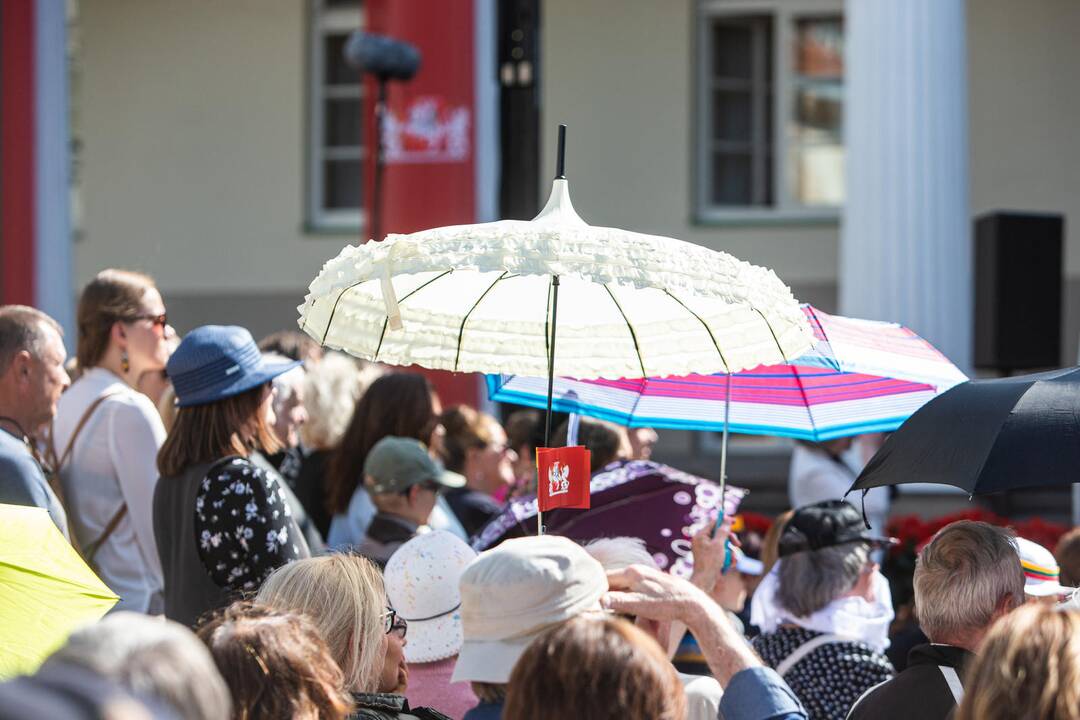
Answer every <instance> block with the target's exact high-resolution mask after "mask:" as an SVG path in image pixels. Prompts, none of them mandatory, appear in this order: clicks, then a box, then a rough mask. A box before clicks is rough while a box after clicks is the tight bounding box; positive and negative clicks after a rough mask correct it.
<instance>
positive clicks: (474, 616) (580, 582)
mask: <svg viewBox="0 0 1080 720" xmlns="http://www.w3.org/2000/svg"><path fill="white" fill-rule="evenodd" d="M607 589H608V584H607V575H606V574H605V573H604V568H603V566H602V565H600V563H599V562H598V561H596V560H595V559H593V557H592V556H591V555H589V553H587V552H586V551H585V549H584V548H582V547H581V546H580V545H578V544H577V543H575V542H574V541H573V540H568V539H567V538H564V537H558V536H555V535H544V536H543V537H523V538H514V539H512V540H506V541H505V542H503V543H502V544H500V545H498V546H497V547H495V548H493V549H491V550H487V551H485V552H483V553H481V554H480V555H479V556H478V557H477V558H476V560H474V561H473V563H472V564H471V565H469V567H468V568H467V569H466V570H465V572H464V573H463V574H462V576H461V618H462V624H463V629H464V631H465V643H464V644H463V645H462V646H461V652H460V653H459V654H458V659H457V664H456V665H455V666H454V675H453V678H452V680H451V682H461V681H463V680H471V681H473V682H486V683H496V684H503V683H506V682H508V681H509V680H510V673H511V672H512V671H513V669H514V665H515V664H517V661H518V658H520V657H521V655H522V654H523V653H524V652H525V649H526V648H527V647H528V646H529V643H530V642H532V641H533V640H534V639H535V638H536V636H537V635H539V634H540V633H541V632H543V631H544V630H547V629H548V628H551V627H553V626H555V625H557V624H559V623H562V622H565V621H567V620H570V619H572V618H575V617H577V616H579V615H581V614H583V613H588V612H592V611H596V612H599V611H600V610H601V608H600V597H601V596H602V595H603V594H604V593H605V592H607Z"/></svg>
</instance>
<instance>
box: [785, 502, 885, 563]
mask: <svg viewBox="0 0 1080 720" xmlns="http://www.w3.org/2000/svg"><path fill="white" fill-rule="evenodd" d="M849 542H866V543H870V544H871V545H879V546H881V545H894V544H896V540H895V539H893V538H890V537H885V536H883V535H878V534H877V533H874V532H872V531H871V530H870V528H869V527H867V525H866V523H865V522H864V521H863V518H862V516H861V515H859V511H858V510H856V509H855V508H854V506H852V505H851V504H850V503H846V502H844V501H843V500H824V501H822V502H819V503H814V504H813V505H804V506H803V507H801V508H798V509H797V510H796V511H795V514H794V515H792V516H791V519H790V520H788V521H787V524H786V525H785V526H784V532H782V533H781V534H780V557H786V556H788V555H794V554H795V553H798V552H805V551H807V550H820V549H822V548H827V547H832V546H833V545H842V544H843V543H849Z"/></svg>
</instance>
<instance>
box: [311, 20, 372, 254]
mask: <svg viewBox="0 0 1080 720" xmlns="http://www.w3.org/2000/svg"><path fill="white" fill-rule="evenodd" d="M307 9H308V43H307V45H308V52H307V55H308V58H307V59H308V62H307V66H308V72H307V86H308V87H307V93H305V98H306V101H307V102H306V105H307V107H306V114H307V128H306V133H305V135H306V137H305V143H304V144H305V147H306V153H305V154H306V159H305V171H306V172H305V188H304V194H305V203H304V204H305V215H306V222H305V224H306V226H307V229H308V230H309V231H312V232H326V231H329V232H348V233H354V232H360V231H362V230H363V228H364V226H365V224H366V219H367V217H366V213H365V211H364V208H363V207H362V206H361V207H360V208H359V209H357V210H340V209H330V208H327V207H326V196H325V187H324V171H325V168H324V161H325V160H326V159H328V157H330V156H331V155H334V156H339V159H359V160H360V161H361V162H363V161H364V160H366V158H367V153H368V151H369V150H368V148H367V147H364V146H361V148H360V149H359V151H355V150H352V149H341V150H338V151H337V152H328V147H327V145H326V123H325V113H324V111H323V109H324V104H325V102H326V100H327V99H333V98H334V97H342V98H351V97H358V98H359V99H360V100H361V103H362V102H363V99H364V86H363V82H360V83H359V84H358V90H357V91H356V93H355V94H354V93H353V92H352V91H351V90H349V89H338V90H336V91H333V92H330V93H328V92H327V89H328V88H327V86H326V85H325V84H324V82H323V78H324V76H325V72H324V71H325V63H324V53H325V50H324V43H325V37H326V36H327V35H329V34H337V33H342V32H352V31H353V30H357V29H359V28H362V27H364V20H365V17H364V10H363V4H362V3H361V2H359V1H358V2H357V6H356V7H326V6H325V3H324V1H323V0H309V4H308V7H307Z"/></svg>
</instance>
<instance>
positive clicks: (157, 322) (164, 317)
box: [125, 313, 169, 330]
mask: <svg viewBox="0 0 1080 720" xmlns="http://www.w3.org/2000/svg"><path fill="white" fill-rule="evenodd" d="M136 320H149V321H150V324H151V325H154V326H156V327H159V328H161V329H162V330H164V329H165V326H166V325H168V324H169V314H168V313H161V314H160V315H132V316H130V317H128V318H125V321H126V322H135V321H136Z"/></svg>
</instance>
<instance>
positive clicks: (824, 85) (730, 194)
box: [695, 0, 844, 221]
mask: <svg viewBox="0 0 1080 720" xmlns="http://www.w3.org/2000/svg"><path fill="white" fill-rule="evenodd" d="M842 6H843V5H842V2H841V1H840V0H703V2H701V3H700V4H699V11H700V14H699V18H698V19H699V22H698V78H697V82H698V122H697V137H696V153H695V154H696V158H697V216H698V218H699V219H700V220H703V221H710V220H718V221H723V220H746V219H754V218H762V219H770V218H771V219H778V218H787V217H790V218H793V219H798V218H808V219H809V218H815V217H821V218H831V217H835V216H836V214H837V210H838V208H839V206H840V205H841V204H842V203H843V201H844V145H843V110H844V25H843V16H842V15H841V12H840V11H841V9H842Z"/></svg>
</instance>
